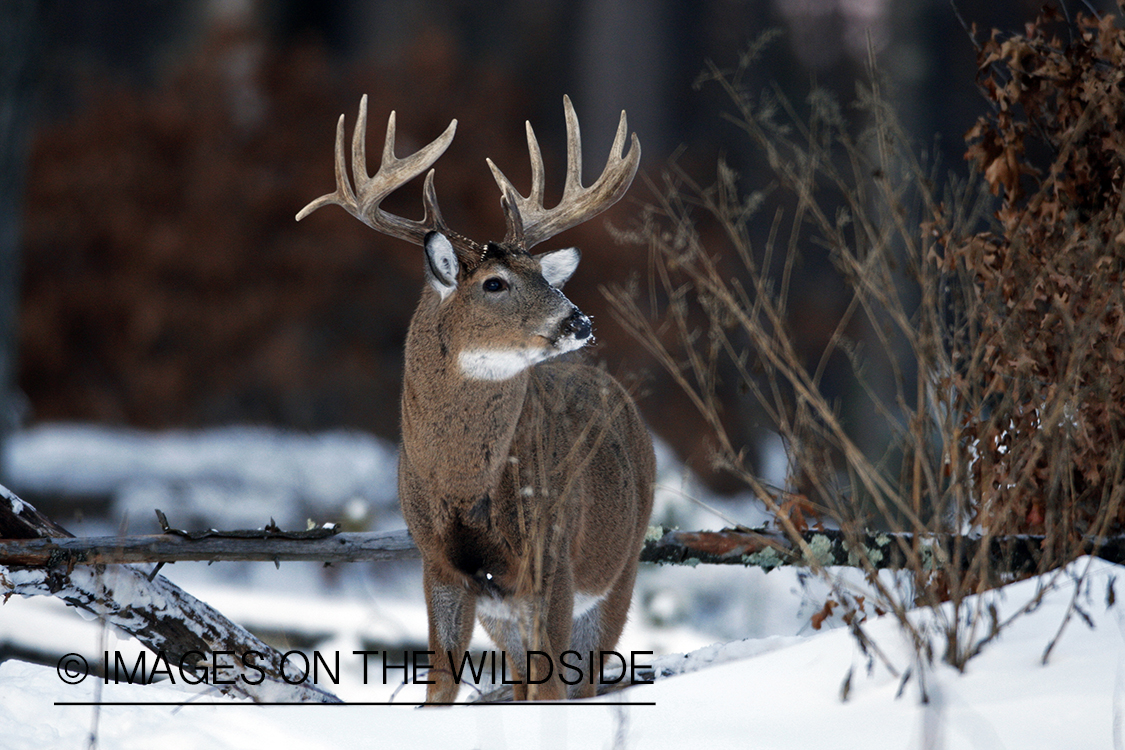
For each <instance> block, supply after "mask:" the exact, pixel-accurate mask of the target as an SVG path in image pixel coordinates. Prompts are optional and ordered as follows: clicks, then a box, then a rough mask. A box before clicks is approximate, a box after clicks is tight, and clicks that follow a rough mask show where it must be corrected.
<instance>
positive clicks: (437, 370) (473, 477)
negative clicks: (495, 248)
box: [402, 300, 528, 503]
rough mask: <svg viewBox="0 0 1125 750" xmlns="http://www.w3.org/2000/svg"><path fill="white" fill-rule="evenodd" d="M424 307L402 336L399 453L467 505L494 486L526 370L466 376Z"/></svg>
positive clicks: (451, 343) (454, 348)
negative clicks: (474, 377)
mask: <svg viewBox="0 0 1125 750" xmlns="http://www.w3.org/2000/svg"><path fill="white" fill-rule="evenodd" d="M428 307H431V308H432V306H428V305H427V304H426V301H425V300H424V301H423V303H422V305H421V306H420V308H419V310H418V312H417V313H416V314H415V316H414V319H413V320H412V321H411V324H410V329H409V331H408V333H407V338H406V348H405V362H404V365H405V367H404V373H403V388H402V441H403V446H402V447H403V453H404V459H405V462H406V465H407V466H408V468H409V470H410V471H411V472H413V473H414V474H416V475H417V476H418V477H419V478H420V479H422V480H423V481H426V482H427V483H432V484H430V486H432V487H441V488H442V491H441V494H442V495H446V496H447V498H448V499H449V500H451V501H452V500H456V499H460V500H462V501H464V502H470V503H471V502H475V501H476V500H477V499H479V498H480V497H482V496H483V495H484V494H486V493H488V492H490V491H492V490H494V489H495V487H496V486H497V484H498V483H499V480H500V476H501V473H502V472H503V471H504V468H505V467H506V465H507V462H508V461H507V459H508V456H509V455H510V453H511V447H512V439H513V436H514V435H515V431H516V425H517V423H518V422H519V418H520V414H521V413H522V411H523V406H524V399H525V398H526V395H527V389H528V373H527V372H526V371H524V372H521V373H519V374H517V375H515V376H514V377H511V378H508V379H507V380H499V381H492V380H471V379H468V378H466V377H465V376H464V375H463V374H462V372H461V369H460V367H459V365H458V354H459V351H458V344H457V342H456V341H455V340H454V339H453V338H452V337H451V334H450V331H449V328H448V327H447V326H443V325H442V323H441V320H440V319H439V318H438V317H437V316H436V315H435V314H433V313H434V310H433V309H427V308H428Z"/></svg>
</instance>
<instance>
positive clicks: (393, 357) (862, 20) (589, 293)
mask: <svg viewBox="0 0 1125 750" xmlns="http://www.w3.org/2000/svg"><path fill="white" fill-rule="evenodd" d="M1039 5H1040V3H1039V2H1038V0H994V1H990V2H987V3H984V2H976V3H974V2H962V3H958V4H957V5H956V7H955V6H954V5H953V4H951V3H950V2H949V1H948V0H644V1H642V0H600V1H599V0H585V1H579V0H501V1H499V2H494V3H478V2H469V1H468V0H429V1H427V0H401V1H398V2H360V1H358V0H345V1H339V2H319V1H317V2H313V1H311V0H289V1H288V2H284V1H279V2H264V1H259V2H255V1H254V0H167V1H160V2H157V1H156V0H115V2H108V3H107V2H102V1H101V0H66V1H65V2H64V1H63V0H41V1H40V2H33V1H30V0H5V2H3V3H0V66H2V68H0V416H2V420H3V430H5V431H10V430H12V429H15V428H17V427H18V426H20V425H22V424H29V423H36V422H45V421H82V422H94V423H101V424H109V425H119V426H132V427H137V428H144V429H166V428H172V427H188V428H191V427H203V426H214V425H227V424H259V425H270V426H277V427H282V428H287V429H296V430H307V431H316V430H323V429H329V428H339V427H345V428H355V429H360V430H364V431H369V432H372V433H375V434H378V435H381V436H384V437H386V438H389V439H392V440H394V439H397V434H398V398H399V385H400V377H401V358H402V357H401V350H402V344H403V340H404V337H405V330H406V325H407V322H408V320H409V318H410V315H411V313H412V312H413V308H414V305H415V304H416V301H417V298H418V294H419V289H420V285H421V282H422V263H421V253H420V252H419V251H418V250H417V249H413V248H411V247H409V246H407V245H405V244H404V243H402V242H400V241H396V240H391V239H388V238H385V237H382V236H380V235H377V234H375V233H374V232H372V231H371V230H369V229H367V228H366V227H364V226H362V225H361V224H360V223H359V222H357V221H355V220H354V219H352V218H351V217H350V216H347V215H346V214H345V213H344V212H343V211H331V210H329V211H320V212H317V213H316V214H314V215H313V216H311V217H310V218H309V219H307V220H306V221H303V222H301V223H300V224H297V223H296V222H295V221H294V218H293V217H294V214H295V213H296V212H297V211H298V210H299V209H300V208H301V207H302V206H304V205H305V204H306V203H307V202H308V201H310V200H312V199H313V198H315V197H317V196H319V195H321V194H323V193H326V192H329V191H331V189H332V187H333V176H332V148H333V137H334V128H335V121H336V118H337V117H338V116H339V114H340V113H346V114H347V119H348V127H349V132H350V128H351V125H352V123H354V118H355V112H356V108H357V105H358V102H359V98H360V96H361V95H362V94H365V93H366V94H368V95H369V96H370V100H371V101H370V113H371V118H370V125H369V134H368V138H369V150H374V149H376V148H377V144H378V143H379V140H380V139H381V138H382V133H383V128H384V127H385V121H386V116H387V114H388V113H389V112H390V111H391V110H392V109H394V110H397V112H398V132H399V139H398V151H399V154H400V155H402V154H405V153H408V152H410V151H413V150H414V149H416V148H418V147H419V146H421V145H422V144H424V143H426V142H428V141H430V140H431V139H433V138H434V137H436V136H437V135H438V134H439V133H440V132H441V131H442V129H444V127H445V126H446V125H447V124H448V122H449V121H450V120H451V119H453V118H456V119H458V120H459V125H458V130H457V138H456V139H455V140H454V143H453V145H452V147H451V148H450V150H449V151H448V152H447V153H446V154H445V156H444V157H443V158H442V159H441V160H440V161H439V162H438V163H437V178H436V186H437V191H438V195H439V197H440V201H441V205H442V208H443V210H444V213H445V216H446V219H447V220H448V222H449V224H450V226H451V227H453V228H454V229H456V230H457V231H459V232H461V233H463V234H466V235H469V236H471V237H474V238H477V239H480V240H485V239H493V238H499V236H500V234H501V232H502V228H503V222H502V214H501V212H500V210H499V200H498V198H499V196H498V192H497V191H496V189H495V186H494V184H493V181H492V178H491V176H490V175H489V173H488V170H487V169H486V166H485V162H484V160H485V157H489V158H491V159H492V160H493V161H495V162H496V163H497V165H499V166H500V167H501V168H502V169H503V170H504V171H505V173H506V174H508V176H509V177H510V178H511V179H512V180H513V181H514V182H515V184H516V185H517V186H519V187H520V188H521V189H526V187H527V185H528V184H529V180H530V168H529V166H528V157H527V149H526V143H525V141H524V133H523V121H524V120H530V121H531V123H532V124H533V125H534V127H535V129H536V133H537V134H538V136H539V141H540V144H541V146H542V147H543V151H544V159H545V162H546V169H547V183H548V187H547V189H548V202H550V198H551V196H552V195H554V196H557V195H558V194H559V193H560V192H561V185H562V178H563V173H564V171H565V154H564V152H563V116H562V101H561V100H562V96H563V94H569V95H570V96H571V98H572V99H573V100H574V103H575V106H576V109H577V112H578V116H579V120H580V121H581V124H582V134H583V147H584V148H583V151H584V160H585V165H586V180H587V181H589V180H591V179H592V178H593V177H594V176H596V174H597V173H598V172H600V170H601V167H602V165H603V164H604V160H605V156H606V154H607V153H608V149H609V144H610V141H611V139H612V134H613V129H614V127H615V126H616V123H617V116H618V113H619V111H620V110H621V109H622V108H624V109H625V110H626V111H627V112H628V117H629V127H630V130H632V131H635V132H636V133H637V134H638V135H639V137H640V140H641V143H642V145H643V149H644V150H643V154H644V158H643V161H642V167H641V175H640V176H639V177H638V179H637V181H636V182H635V183H634V186H633V188H632V190H631V191H630V193H629V195H628V197H627V198H626V199H625V200H623V201H622V202H621V203H620V204H618V205H617V206H616V207H615V208H614V209H613V210H612V211H611V212H609V213H608V214H607V215H606V217H607V218H606V219H605V220H603V219H602V218H601V217H599V218H598V219H595V220H594V221H592V222H590V223H588V224H586V225H584V226H582V227H579V228H576V229H573V230H571V231H569V232H567V233H566V234H564V235H562V236H560V237H559V238H557V240H555V241H553V242H552V243H551V244H552V246H562V243H565V244H567V245H576V246H578V247H580V248H581V249H582V251H583V263H582V266H581V267H580V269H579V271H578V274H577V276H576V277H575V279H574V280H573V281H572V283H571V285H570V286H568V288H567V294H568V295H569V296H570V298H571V299H572V300H573V301H574V302H575V303H576V304H577V305H578V306H579V307H581V308H582V309H583V310H584V311H585V312H587V313H589V314H592V315H593V316H594V317H595V320H596V327H597V334H598V340H599V344H600V345H599V346H598V347H597V349H596V350H595V352H594V356H595V357H596V358H597V359H599V360H600V361H603V362H604V363H605V364H606V366H607V367H608V369H609V370H610V371H611V372H613V373H614V374H616V375H617V376H619V377H620V378H622V379H623V380H624V381H626V382H630V383H633V384H635V385H636V387H637V391H638V393H639V395H640V399H639V400H640V405H641V408H642V410H643V412H644V414H645V416H646V418H647V419H648V421H649V423H650V424H651V425H652V427H653V428H654V430H655V431H656V432H657V433H658V434H659V435H660V436H661V437H663V438H664V440H666V441H667V442H668V443H670V444H671V445H672V446H673V447H674V448H675V449H676V451H677V452H678V453H679V454H680V455H681V457H683V458H684V459H685V460H688V461H689V463H690V464H691V465H692V467H693V468H695V469H696V470H699V471H701V472H702V473H703V474H705V475H706V474H708V447H707V445H705V444H704V443H703V442H701V441H702V440H703V437H702V436H703V435H705V434H706V431H705V430H703V429H701V426H700V422H699V418H698V416H697V415H696V414H694V412H693V411H692V408H691V406H690V404H689V403H688V402H687V401H686V399H685V398H684V397H683V396H682V394H680V392H679V391H678V389H677V388H676V386H675V385H674V384H673V383H671V382H670V380H669V379H668V378H667V376H666V375H665V374H664V373H663V371H662V370H661V369H660V368H659V367H656V366H654V365H653V364H652V363H651V362H650V361H649V360H648V359H647V357H646V355H645V353H644V352H643V350H641V348H640V347H639V346H638V345H637V343H636V342H634V341H633V340H631V339H630V338H629V337H628V336H627V335H626V334H625V333H623V332H622V331H621V330H620V328H619V327H618V326H617V324H616V323H615V321H614V320H613V317H612V315H610V314H609V312H608V306H607V304H606V302H605V300H604V298H603V296H602V294H601V292H600V291H599V287H601V286H603V285H608V284H611V283H615V282H616V283H621V282H626V281H627V280H628V279H629V278H630V277H632V276H634V275H636V276H639V278H641V279H642V280H643V278H644V276H645V274H646V273H647V266H648V259H647V256H646V251H645V249H644V248H642V247H635V246H628V245H621V244H616V243H615V242H614V241H613V239H612V236H611V234H610V233H609V232H608V231H607V229H606V221H608V222H610V223H611V224H614V225H617V226H626V225H628V223H629V221H630V217H631V216H634V215H635V214H636V213H637V209H638V204H639V203H642V202H644V201H646V200H647V199H648V198H649V197H650V196H651V191H650V188H649V185H648V183H649V181H651V182H659V180H660V174H661V172H662V171H663V170H665V169H666V168H667V167H668V166H669V164H671V163H674V164H676V165H677V166H678V168H680V169H682V170H683V171H684V172H685V173H686V174H688V175H690V176H691V177H692V178H693V179H695V180H696V181H698V182H699V183H702V184H708V183H710V182H712V181H713V180H714V175H715V169H716V163H717V159H718V158H720V157H722V158H724V159H726V161H727V162H728V163H729V164H730V165H731V166H732V167H733V168H734V169H735V170H736V171H737V172H738V173H739V174H740V175H741V183H742V184H743V185H745V186H748V187H747V189H758V188H762V187H766V186H767V183H768V178H765V177H756V168H757V167H756V163H757V159H758V157H757V155H755V154H754V153H751V152H748V151H747V150H746V148H747V147H746V144H747V140H746V139H744V138H740V134H739V133H738V132H737V129H736V128H735V127H733V126H732V125H731V124H730V123H729V122H728V121H726V120H724V118H723V117H722V113H723V111H724V109H725V108H727V107H728V106H729V102H727V101H725V98H724V95H723V93H722V92H721V91H720V90H719V89H718V87H716V86H708V85H706V84H704V85H701V86H696V85H694V84H695V82H696V80H697V79H698V77H699V76H700V73H701V72H702V71H703V70H704V69H705V65H706V61H708V60H711V61H713V62H714V63H715V64H716V65H718V66H719V67H728V66H732V65H734V63H735V62H736V61H737V59H738V56H739V54H740V52H741V51H742V50H744V49H745V48H746V46H747V44H748V43H749V42H750V41H752V40H753V39H755V38H757V37H758V36H759V35H760V34H761V33H763V32H764V31H766V30H768V29H773V28H776V29H780V30H781V32H782V33H781V36H780V37H779V39H778V40H777V41H776V42H775V43H774V44H773V45H772V46H771V47H769V49H768V51H767V54H766V55H765V57H764V58H763V59H762V60H761V61H760V63H759V64H758V66H757V69H758V70H759V71H760V75H761V80H760V88H762V89H765V88H768V87H770V86H772V85H774V84H776V85H777V86H778V87H779V88H780V89H781V90H782V91H784V92H785V93H786V94H787V96H788V97H789V99H790V100H791V101H793V102H795V103H797V104H801V103H802V102H804V101H805V98H806V96H807V94H808V92H809V90H810V88H811V87H813V86H819V87H823V88H826V89H828V90H830V91H833V92H835V93H836V95H837V96H838V97H839V98H840V99H841V100H843V101H847V100H848V99H849V98H851V97H852V96H853V94H854V91H855V87H856V82H857V80H861V79H864V78H865V77H866V72H865V69H866V66H867V62H868V55H869V50H870V51H871V52H872V53H873V55H874V60H875V62H876V64H877V66H878V68H879V70H880V71H881V73H882V74H883V75H885V76H886V78H887V82H888V84H889V86H888V88H887V89H886V92H885V93H886V94H887V95H888V96H889V97H890V98H891V99H892V101H893V103H894V105H895V108H896V110H897V112H898V114H899V116H900V117H901V119H902V121H903V123H904V125H905V126H906V128H907V129H908V131H909V132H910V133H911V135H912V136H913V137H914V138H915V139H916V141H917V144H918V148H919V150H928V151H931V152H932V155H933V157H934V158H936V159H939V160H940V161H941V163H942V164H943V165H944V166H943V169H948V170H950V171H952V172H959V173H967V171H968V166H967V164H966V163H965V161H964V158H963V154H964V152H965V142H964V139H963V136H964V134H965V132H966V131H967V130H968V129H969V127H970V126H971V125H972V124H973V123H974V121H975V120H976V118H977V117H978V115H979V114H981V112H982V111H983V110H984V109H985V108H986V106H987V104H986V102H985V100H984V99H983V98H982V96H981V95H980V93H979V91H978V90H977V89H976V86H975V83H974V80H975V75H976V62H975V49H974V46H973V43H972V40H971V38H970V36H969V34H968V33H967V31H966V29H965V28H964V27H963V25H962V22H965V23H975V24H976V25H977V26H978V27H979V28H980V29H981V33H982V36H983V35H984V34H986V33H987V31H988V30H989V29H991V28H993V27H997V28H1001V29H1011V30H1020V29H1022V27H1023V24H1024V23H1025V22H1026V21H1028V20H1030V19H1031V18H1032V17H1033V16H1034V15H1035V13H1036V11H1037V10H1038V7H1039ZM959 16H960V18H959ZM552 191H553V193H552ZM420 196H421V189H420V185H412V186H408V188H407V189H404V190H401V191H399V193H396V194H395V195H393V196H392V197H391V199H389V200H388V201H387V203H386V206H387V208H388V209H389V210H391V211H392V212H395V213H399V214H402V215H405V216H408V217H416V216H420V215H421V197H420ZM771 216H772V211H765V212H763V215H762V222H763V226H762V227H761V230H760V231H761V232H762V233H763V235H764V234H765V233H766V232H768V230H769V226H768V224H769V221H770V218H771ZM818 252H820V251H818V249H817V247H816V246H815V245H814V244H810V246H809V247H807V248H803V255H802V263H801V264H800V265H799V266H798V267H797V268H796V270H795V274H796V277H795V280H794V283H793V295H792V301H791V306H790V310H791V324H792V326H793V329H794V330H795V331H797V332H798V333H799V336H800V338H801V341H802V342H803V343H804V346H806V347H807V351H808V353H809V356H810V357H815V356H817V355H818V353H819V352H820V351H821V350H823V348H824V345H825V343H826V341H827V339H828V337H829V336H831V334H832V328H833V326H834V325H835V322H836V321H838V320H839V318H840V310H841V308H842V307H843V306H844V305H845V304H846V297H845V295H844V292H845V289H844V287H843V286H842V285H841V283H840V282H839V280H838V279H837V277H836V275H835V274H834V273H833V272H832V271H831V265H830V260H829V258H828V257H827V253H826V252H824V253H822V254H821V255H818ZM642 287H643V284H642ZM854 335H856V336H857V337H860V338H861V337H862V335H863V332H862V331H857V332H854ZM733 382H734V381H733V379H732V392H731V393H730V394H729V408H727V410H726V411H725V413H724V418H725V419H727V420H728V421H730V423H731V425H732V426H733V431H734V432H736V433H737V434H739V435H742V436H743V437H744V439H745V442H746V445H747V446H748V447H749V449H750V454H751V455H754V454H755V451H758V450H760V446H759V444H760V442H761V441H762V440H763V438H764V435H765V433H764V428H765V425H764V423H763V420H762V417H761V415H760V414H758V413H756V411H755V409H754V408H753V406H752V405H751V403H750V401H749V400H748V399H746V398H744V397H743V396H741V395H740V394H738V393H737V392H735V391H734V386H733ZM833 382H834V381H833V380H832V373H831V368H830V371H829V373H828V375H827V377H826V384H827V387H828V388H829V389H831V388H836V389H837V392H836V393H835V396H836V398H838V399H839V400H840V403H841V410H842V413H843V414H844V415H845V416H846V415H848V414H849V413H859V412H861V411H862V408H863V407H862V403H861V401H860V400H859V399H858V397H857V395H856V394H853V393H852V391H853V390H856V389H853V388H852V387H851V386H849V385H848V383H847V382H846V379H844V378H841V379H840V381H839V382H838V383H837V384H835V385H833ZM857 422H858V420H857ZM0 471H2V470H0ZM710 480H711V482H712V484H713V485H714V486H715V487H716V488H718V489H722V487H723V479H722V477H721V476H715V475H712V476H710Z"/></svg>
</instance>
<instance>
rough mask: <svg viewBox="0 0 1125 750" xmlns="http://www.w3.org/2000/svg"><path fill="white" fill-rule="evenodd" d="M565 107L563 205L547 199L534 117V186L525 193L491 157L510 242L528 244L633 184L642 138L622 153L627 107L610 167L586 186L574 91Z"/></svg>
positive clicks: (589, 214)
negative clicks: (548, 204)
mask: <svg viewBox="0 0 1125 750" xmlns="http://www.w3.org/2000/svg"><path fill="white" fill-rule="evenodd" d="M563 110H564V114H565V116H566V141H567V143H566V179H565V182H564V183H563V197H562V200H561V201H559V205H557V206H555V207H554V208H552V209H547V208H546V207H545V206H544V205H543V157H542V155H541V153H540V151H539V143H538V142H537V141H536V140H535V134H534V132H533V131H532V129H531V124H530V123H529V124H528V125H527V148H528V152H529V154H530V157H531V192H530V193H529V194H528V195H527V196H526V197H525V196H523V195H521V194H520V193H519V192H518V191H517V190H516V189H515V187H513V185H512V183H511V181H509V180H508V178H507V177H505V176H504V174H503V173H502V172H501V171H500V170H499V169H498V168H497V167H496V165H495V164H493V163H492V160H491V159H490V160H488V166H489V168H490V169H491V170H492V176H493V177H494V178H495V179H496V184H497V186H498V187H499V188H500V193H501V196H502V198H501V205H502V206H503V208H504V214H505V218H506V219H507V222H508V233H507V236H506V238H505V242H519V243H520V244H522V245H523V246H524V249H528V248H530V247H532V246H534V245H536V244H538V243H540V242H542V241H544V240H546V239H548V238H550V237H553V236H555V235H556V234H558V233H560V232H562V231H564V230H566V229H569V228H571V227H573V226H576V225H578V224H581V223H582V222H584V221H587V220H589V219H591V218H593V217H594V216H596V215H597V214H599V213H601V212H602V211H604V210H606V209H607V208H609V207H610V206H612V205H613V204H614V203H616V202H617V201H619V200H620V199H621V197H622V196H624V195H625V191H627V190H628V189H629V185H631V184H632V182H633V177H634V176H635V175H636V174H637V167H638V166H639V165H640V161H641V144H640V141H639V140H638V138H637V135H636V133H634V134H633V137H632V141H631V143H630V145H629V150H628V152H627V153H623V148H624V146H625V136H626V135H627V134H628V129H629V128H628V124H627V121H626V119H625V112H624V111H622V112H621V119H620V121H619V122H618V125H617V134H616V135H615V136H614V139H613V146H612V147H611V148H610V152H609V159H608V160H607V161H606V165H605V169H604V170H602V174H601V176H600V177H598V179H597V180H596V181H595V182H594V184H592V185H590V186H589V187H582V137H581V134H580V131H579V128H578V117H577V115H575V113H574V106H573V105H572V104H571V102H570V97H569V96H564V97H563ZM521 240H522V242H521Z"/></svg>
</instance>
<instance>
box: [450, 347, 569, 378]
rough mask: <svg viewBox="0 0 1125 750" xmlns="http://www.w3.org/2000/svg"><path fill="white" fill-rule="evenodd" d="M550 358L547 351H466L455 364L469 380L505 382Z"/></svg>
mask: <svg viewBox="0 0 1125 750" xmlns="http://www.w3.org/2000/svg"><path fill="white" fill-rule="evenodd" d="M550 356H551V352H550V351H549V350H547V349H523V350H520V349H466V350H464V351H463V352H461V353H460V354H459V355H458V356H457V363H458V364H459V365H460V366H461V374H462V375H464V376H465V377H466V378H468V379H469V380H507V379H508V378H514V377H515V376H516V375H519V374H520V373H521V372H523V371H524V370H526V369H527V368H529V367H531V366H532V365H534V364H536V363H537V362H542V361H543V360H545V359H547V358H548V357H550Z"/></svg>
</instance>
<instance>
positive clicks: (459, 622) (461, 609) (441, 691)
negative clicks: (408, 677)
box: [422, 565, 476, 703]
mask: <svg viewBox="0 0 1125 750" xmlns="http://www.w3.org/2000/svg"><path fill="white" fill-rule="evenodd" d="M422 583H423V586H425V590H426V612H427V614H428V616H429V622H430V651H433V652H434V655H433V668H432V669H431V670H430V675H429V679H430V680H431V684H430V685H429V686H428V687H427V688H426V703H452V702H453V701H454V700H456V699H457V693H458V691H459V690H460V687H461V686H460V684H459V683H458V681H457V680H455V679H454V674H455V670H457V669H459V668H460V664H461V659H462V658H464V655H465V651H466V650H467V649H468V648H469V639H470V638H471V637H472V634H473V616H474V612H475V608H476V602H475V600H474V599H473V597H472V596H471V595H470V594H469V592H468V591H467V590H466V589H465V587H464V586H463V585H460V584H457V583H449V582H446V581H442V580H439V579H438V577H437V576H435V575H434V573H433V571H432V570H431V569H430V568H429V567H428V566H426V565H423V568H422ZM450 657H452V659H453V662H450Z"/></svg>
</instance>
